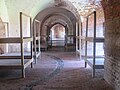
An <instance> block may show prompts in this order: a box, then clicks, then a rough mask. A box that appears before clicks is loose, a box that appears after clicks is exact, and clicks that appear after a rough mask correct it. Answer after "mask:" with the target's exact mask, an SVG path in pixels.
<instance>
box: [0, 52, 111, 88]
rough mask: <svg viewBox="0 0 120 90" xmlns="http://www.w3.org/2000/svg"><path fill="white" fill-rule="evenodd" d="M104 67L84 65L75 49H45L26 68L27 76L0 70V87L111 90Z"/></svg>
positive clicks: (17, 72)
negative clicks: (39, 57)
mask: <svg viewBox="0 0 120 90" xmlns="http://www.w3.org/2000/svg"><path fill="white" fill-rule="evenodd" d="M103 72H104V70H97V72H96V74H97V76H96V78H92V76H91V73H92V71H91V68H90V67H87V68H84V61H82V60H79V58H78V56H76V54H75V53H74V52H57V53H56V52H44V53H42V58H41V60H40V59H39V60H38V64H37V65H34V68H32V69H31V68H30V67H28V68H27V69H26V78H24V79H22V78H18V77H19V76H20V72H19V71H12V72H10V71H9V73H8V72H5V71H4V72H0V90H113V89H112V88H111V87H110V86H109V85H108V84H107V82H106V81H104V79H103Z"/></svg>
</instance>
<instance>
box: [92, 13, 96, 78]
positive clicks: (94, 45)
mask: <svg viewBox="0 0 120 90" xmlns="http://www.w3.org/2000/svg"><path fill="white" fill-rule="evenodd" d="M95 42H96V11H94V39H93V71H92V72H93V73H92V77H95V58H96V43H95Z"/></svg>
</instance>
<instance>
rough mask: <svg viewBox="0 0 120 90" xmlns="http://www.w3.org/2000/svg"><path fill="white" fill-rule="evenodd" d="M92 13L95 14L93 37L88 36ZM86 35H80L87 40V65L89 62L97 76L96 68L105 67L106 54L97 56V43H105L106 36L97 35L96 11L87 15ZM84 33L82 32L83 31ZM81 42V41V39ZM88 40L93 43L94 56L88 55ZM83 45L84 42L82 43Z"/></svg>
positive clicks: (85, 58)
mask: <svg viewBox="0 0 120 90" xmlns="http://www.w3.org/2000/svg"><path fill="white" fill-rule="evenodd" d="M91 15H94V29H93V33H94V35H93V37H89V36H88V21H89V17H90V16H91ZM86 19H87V20H86V35H85V36H82V34H81V36H80V40H84V41H85V56H84V60H85V67H87V64H88V65H89V66H90V67H91V68H92V77H95V72H96V69H104V56H97V55H96V43H104V37H97V36H96V11H94V12H92V13H91V14H89V15H88V16H87V17H86ZM81 33H82V32H81ZM80 42H81V41H80ZM88 42H91V43H93V52H92V53H93V56H88V53H87V52H88V50H87V48H88ZM81 45H82V43H81Z"/></svg>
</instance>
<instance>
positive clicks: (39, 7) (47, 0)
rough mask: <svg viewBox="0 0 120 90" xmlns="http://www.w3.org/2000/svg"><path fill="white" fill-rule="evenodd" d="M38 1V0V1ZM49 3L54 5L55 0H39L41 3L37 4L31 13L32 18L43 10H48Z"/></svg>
mask: <svg viewBox="0 0 120 90" xmlns="http://www.w3.org/2000/svg"><path fill="white" fill-rule="evenodd" d="M36 1H37V0H36ZM49 3H54V2H53V0H44V1H42V0H39V2H37V3H36V4H35V5H34V6H33V9H32V11H31V13H30V15H31V16H32V17H35V16H36V15H37V14H38V13H39V12H40V11H41V10H43V9H44V8H46V7H47V6H48V4H49Z"/></svg>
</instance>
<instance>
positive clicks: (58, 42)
mask: <svg viewBox="0 0 120 90" xmlns="http://www.w3.org/2000/svg"><path fill="white" fill-rule="evenodd" d="M65 34H66V33H65V27H64V26H63V25H61V24H55V25H54V26H52V28H51V29H50V42H51V46H52V47H53V46H54V47H60V46H63V47H64V46H65Z"/></svg>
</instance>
